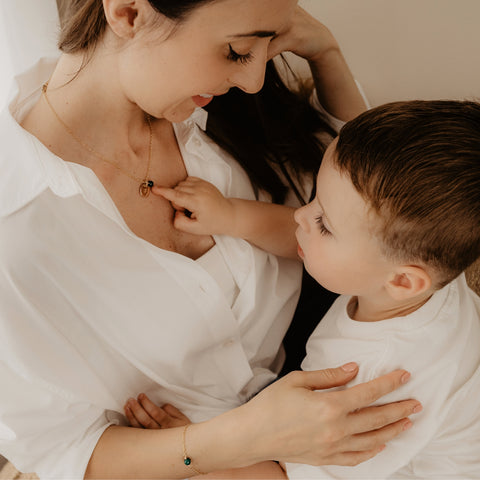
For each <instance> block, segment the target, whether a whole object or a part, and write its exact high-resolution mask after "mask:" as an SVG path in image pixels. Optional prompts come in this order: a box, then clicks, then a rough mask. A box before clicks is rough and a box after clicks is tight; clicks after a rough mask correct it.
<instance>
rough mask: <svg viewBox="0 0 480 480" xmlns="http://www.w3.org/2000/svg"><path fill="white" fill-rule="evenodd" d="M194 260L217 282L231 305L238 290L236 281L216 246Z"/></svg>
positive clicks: (231, 305)
mask: <svg viewBox="0 0 480 480" xmlns="http://www.w3.org/2000/svg"><path fill="white" fill-rule="evenodd" d="M196 262H197V263H198V264H199V265H201V266H202V267H203V268H204V269H205V270H206V271H207V272H208V273H209V274H210V276H211V277H212V278H213V279H214V280H215V281H216V282H217V284H218V286H219V287H220V290H222V292H223V295H224V296H225V299H226V301H227V303H228V305H229V306H230V307H233V304H234V303H235V300H236V299H237V295H238V293H239V291H240V290H239V288H238V285H237V282H235V277H234V276H233V273H232V271H231V270H230V268H229V267H228V265H227V262H226V261H225V258H224V257H223V255H222V253H221V252H220V250H219V249H218V247H217V246H216V245H214V246H213V247H212V248H211V249H210V250H208V252H206V253H205V254H203V255H202V256H201V257H200V258H197V260H196Z"/></svg>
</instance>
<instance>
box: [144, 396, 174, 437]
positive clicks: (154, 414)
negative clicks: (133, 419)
mask: <svg viewBox="0 0 480 480" xmlns="http://www.w3.org/2000/svg"><path fill="white" fill-rule="evenodd" d="M138 402H139V403H140V405H141V406H142V407H143V409H144V410H145V412H146V413H147V415H148V416H149V417H150V418H151V419H152V420H154V421H155V423H156V424H158V426H159V428H162V427H163V428H168V427H169V426H170V425H169V424H170V418H169V417H170V416H169V415H168V413H167V412H165V410H164V409H163V408H162V407H159V406H158V405H155V404H154V403H153V402H152V401H151V400H150V399H149V398H148V397H147V396H146V395H145V394H144V393H141V394H140V395H139V396H138Z"/></svg>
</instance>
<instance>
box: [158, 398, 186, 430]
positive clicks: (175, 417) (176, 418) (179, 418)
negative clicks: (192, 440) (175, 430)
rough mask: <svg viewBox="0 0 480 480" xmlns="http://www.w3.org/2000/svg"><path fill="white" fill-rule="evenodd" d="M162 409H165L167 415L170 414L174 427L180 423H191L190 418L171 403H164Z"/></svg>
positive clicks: (180, 424)
mask: <svg viewBox="0 0 480 480" xmlns="http://www.w3.org/2000/svg"><path fill="white" fill-rule="evenodd" d="M163 410H165V412H166V413H168V415H170V417H171V419H172V423H174V424H175V425H172V426H175V427H180V426H182V425H187V424H189V423H192V422H191V421H190V419H189V418H188V417H187V416H186V415H184V414H183V413H182V412H181V411H180V410H179V409H178V408H175V407H174V406H173V405H170V404H169V403H167V404H166V405H164V406H163Z"/></svg>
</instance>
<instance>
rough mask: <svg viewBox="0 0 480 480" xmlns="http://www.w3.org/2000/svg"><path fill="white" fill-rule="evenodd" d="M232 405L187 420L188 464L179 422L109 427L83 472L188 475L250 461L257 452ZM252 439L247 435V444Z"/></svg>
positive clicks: (145, 476) (138, 476) (115, 475)
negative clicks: (212, 415) (213, 415)
mask: <svg viewBox="0 0 480 480" xmlns="http://www.w3.org/2000/svg"><path fill="white" fill-rule="evenodd" d="M237 410H238V409H235V410H232V411H230V412H227V413H225V414H223V415H220V416H219V417H216V418H214V419H212V420H209V421H207V422H202V423H198V424H192V425H190V426H189V428H188V430H187V432H186V435H185V450H186V452H187V454H188V456H189V457H190V458H191V460H192V463H191V466H192V467H193V468H191V467H189V466H186V465H185V464H184V458H183V448H184V445H183V433H184V427H179V428H168V429H161V430H148V429H141V428H131V427H120V426H112V427H109V428H107V429H106V430H105V432H104V433H103V435H102V437H101V438H100V440H99V441H98V443H97V446H96V448H95V450H94V452H93V455H92V457H91V459H90V462H89V464H88V467H87V471H86V474H85V478H87V479H93V478H97V479H98V478H102V479H114V478H116V479H122V478H124V479H127V478H128V479H131V478H136V479H153V478H155V479H159V478H187V477H192V476H195V475H196V473H195V470H198V471H200V472H203V473H207V472H212V471H216V470H227V469H230V468H238V467H243V466H246V465H249V464H252V463H255V462H256V458H254V456H253V455H250V450H249V449H248V448H246V443H245V442H244V441H243V439H244V438H245V437H246V436H249V435H248V431H247V430H246V429H245V426H246V422H245V419H242V420H241V421H240V418H239V417H240V415H237ZM244 433H246V434H247V435H246V436H245V435H244ZM252 441H253V439H251V438H248V443H249V444H251V443H252ZM194 469H195V470H194Z"/></svg>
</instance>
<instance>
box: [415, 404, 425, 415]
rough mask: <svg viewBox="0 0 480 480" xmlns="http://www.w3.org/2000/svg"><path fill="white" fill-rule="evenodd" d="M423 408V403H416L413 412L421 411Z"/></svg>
mask: <svg viewBox="0 0 480 480" xmlns="http://www.w3.org/2000/svg"><path fill="white" fill-rule="evenodd" d="M422 410H423V406H422V404H421V403H419V404H418V405H416V406H415V407H414V409H413V413H419V412H421V411H422Z"/></svg>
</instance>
